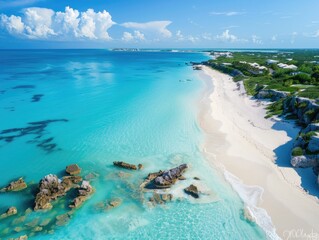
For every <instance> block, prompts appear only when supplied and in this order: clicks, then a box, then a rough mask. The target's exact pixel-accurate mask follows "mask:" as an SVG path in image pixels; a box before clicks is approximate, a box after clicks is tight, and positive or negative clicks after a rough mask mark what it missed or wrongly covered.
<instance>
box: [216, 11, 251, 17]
mask: <svg viewBox="0 0 319 240" xmlns="http://www.w3.org/2000/svg"><path fill="white" fill-rule="evenodd" d="M210 14H211V15H217V16H227V17H231V16H236V15H244V14H245V12H210Z"/></svg>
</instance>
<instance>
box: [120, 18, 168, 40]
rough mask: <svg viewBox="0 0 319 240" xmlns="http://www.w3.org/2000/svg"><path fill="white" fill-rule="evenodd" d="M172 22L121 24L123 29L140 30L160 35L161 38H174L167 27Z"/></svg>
mask: <svg viewBox="0 0 319 240" xmlns="http://www.w3.org/2000/svg"><path fill="white" fill-rule="evenodd" d="M171 23H172V22H171V21H151V22H144V23H138V22H126V23H123V24H121V25H122V26H123V27H126V28H131V29H135V30H140V31H143V32H151V33H155V34H157V35H159V36H160V37H164V38H170V37H171V36H172V33H171V31H169V30H168V29H167V27H168V26H169V25H170V24H171Z"/></svg>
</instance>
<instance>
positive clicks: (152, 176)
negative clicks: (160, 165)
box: [140, 171, 163, 188]
mask: <svg viewBox="0 0 319 240" xmlns="http://www.w3.org/2000/svg"><path fill="white" fill-rule="evenodd" d="M162 173H163V172H162V171H159V172H155V173H149V174H148V175H147V177H146V178H145V180H144V182H143V183H142V184H141V185H140V188H145V187H147V186H149V185H150V184H151V183H152V181H153V180H154V179H155V178H157V177H158V176H160V175H161V174H162Z"/></svg>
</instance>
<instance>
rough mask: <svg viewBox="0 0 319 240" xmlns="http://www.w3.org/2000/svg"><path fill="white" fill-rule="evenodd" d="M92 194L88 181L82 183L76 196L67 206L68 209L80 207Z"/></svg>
mask: <svg viewBox="0 0 319 240" xmlns="http://www.w3.org/2000/svg"><path fill="white" fill-rule="evenodd" d="M93 193H94V190H93V187H92V186H91V185H90V182H89V181H83V182H82V184H81V186H80V187H79V188H78V196H77V197H76V198H74V199H73V202H72V203H71V204H70V205H69V207H70V208H78V207H80V206H81V205H82V204H83V203H84V202H85V201H86V200H87V199H88V198H89V197H90V195H92V194H93Z"/></svg>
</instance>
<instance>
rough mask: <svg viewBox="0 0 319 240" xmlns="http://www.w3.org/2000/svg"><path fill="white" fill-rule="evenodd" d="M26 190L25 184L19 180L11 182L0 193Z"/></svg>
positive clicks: (21, 179)
mask: <svg viewBox="0 0 319 240" xmlns="http://www.w3.org/2000/svg"><path fill="white" fill-rule="evenodd" d="M25 188H27V184H26V183H25V181H24V180H23V178H19V179H18V180H16V181H13V182H11V183H10V184H9V185H8V186H6V187H4V188H2V189H1V190H0V192H16V191H20V190H22V189H25Z"/></svg>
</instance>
